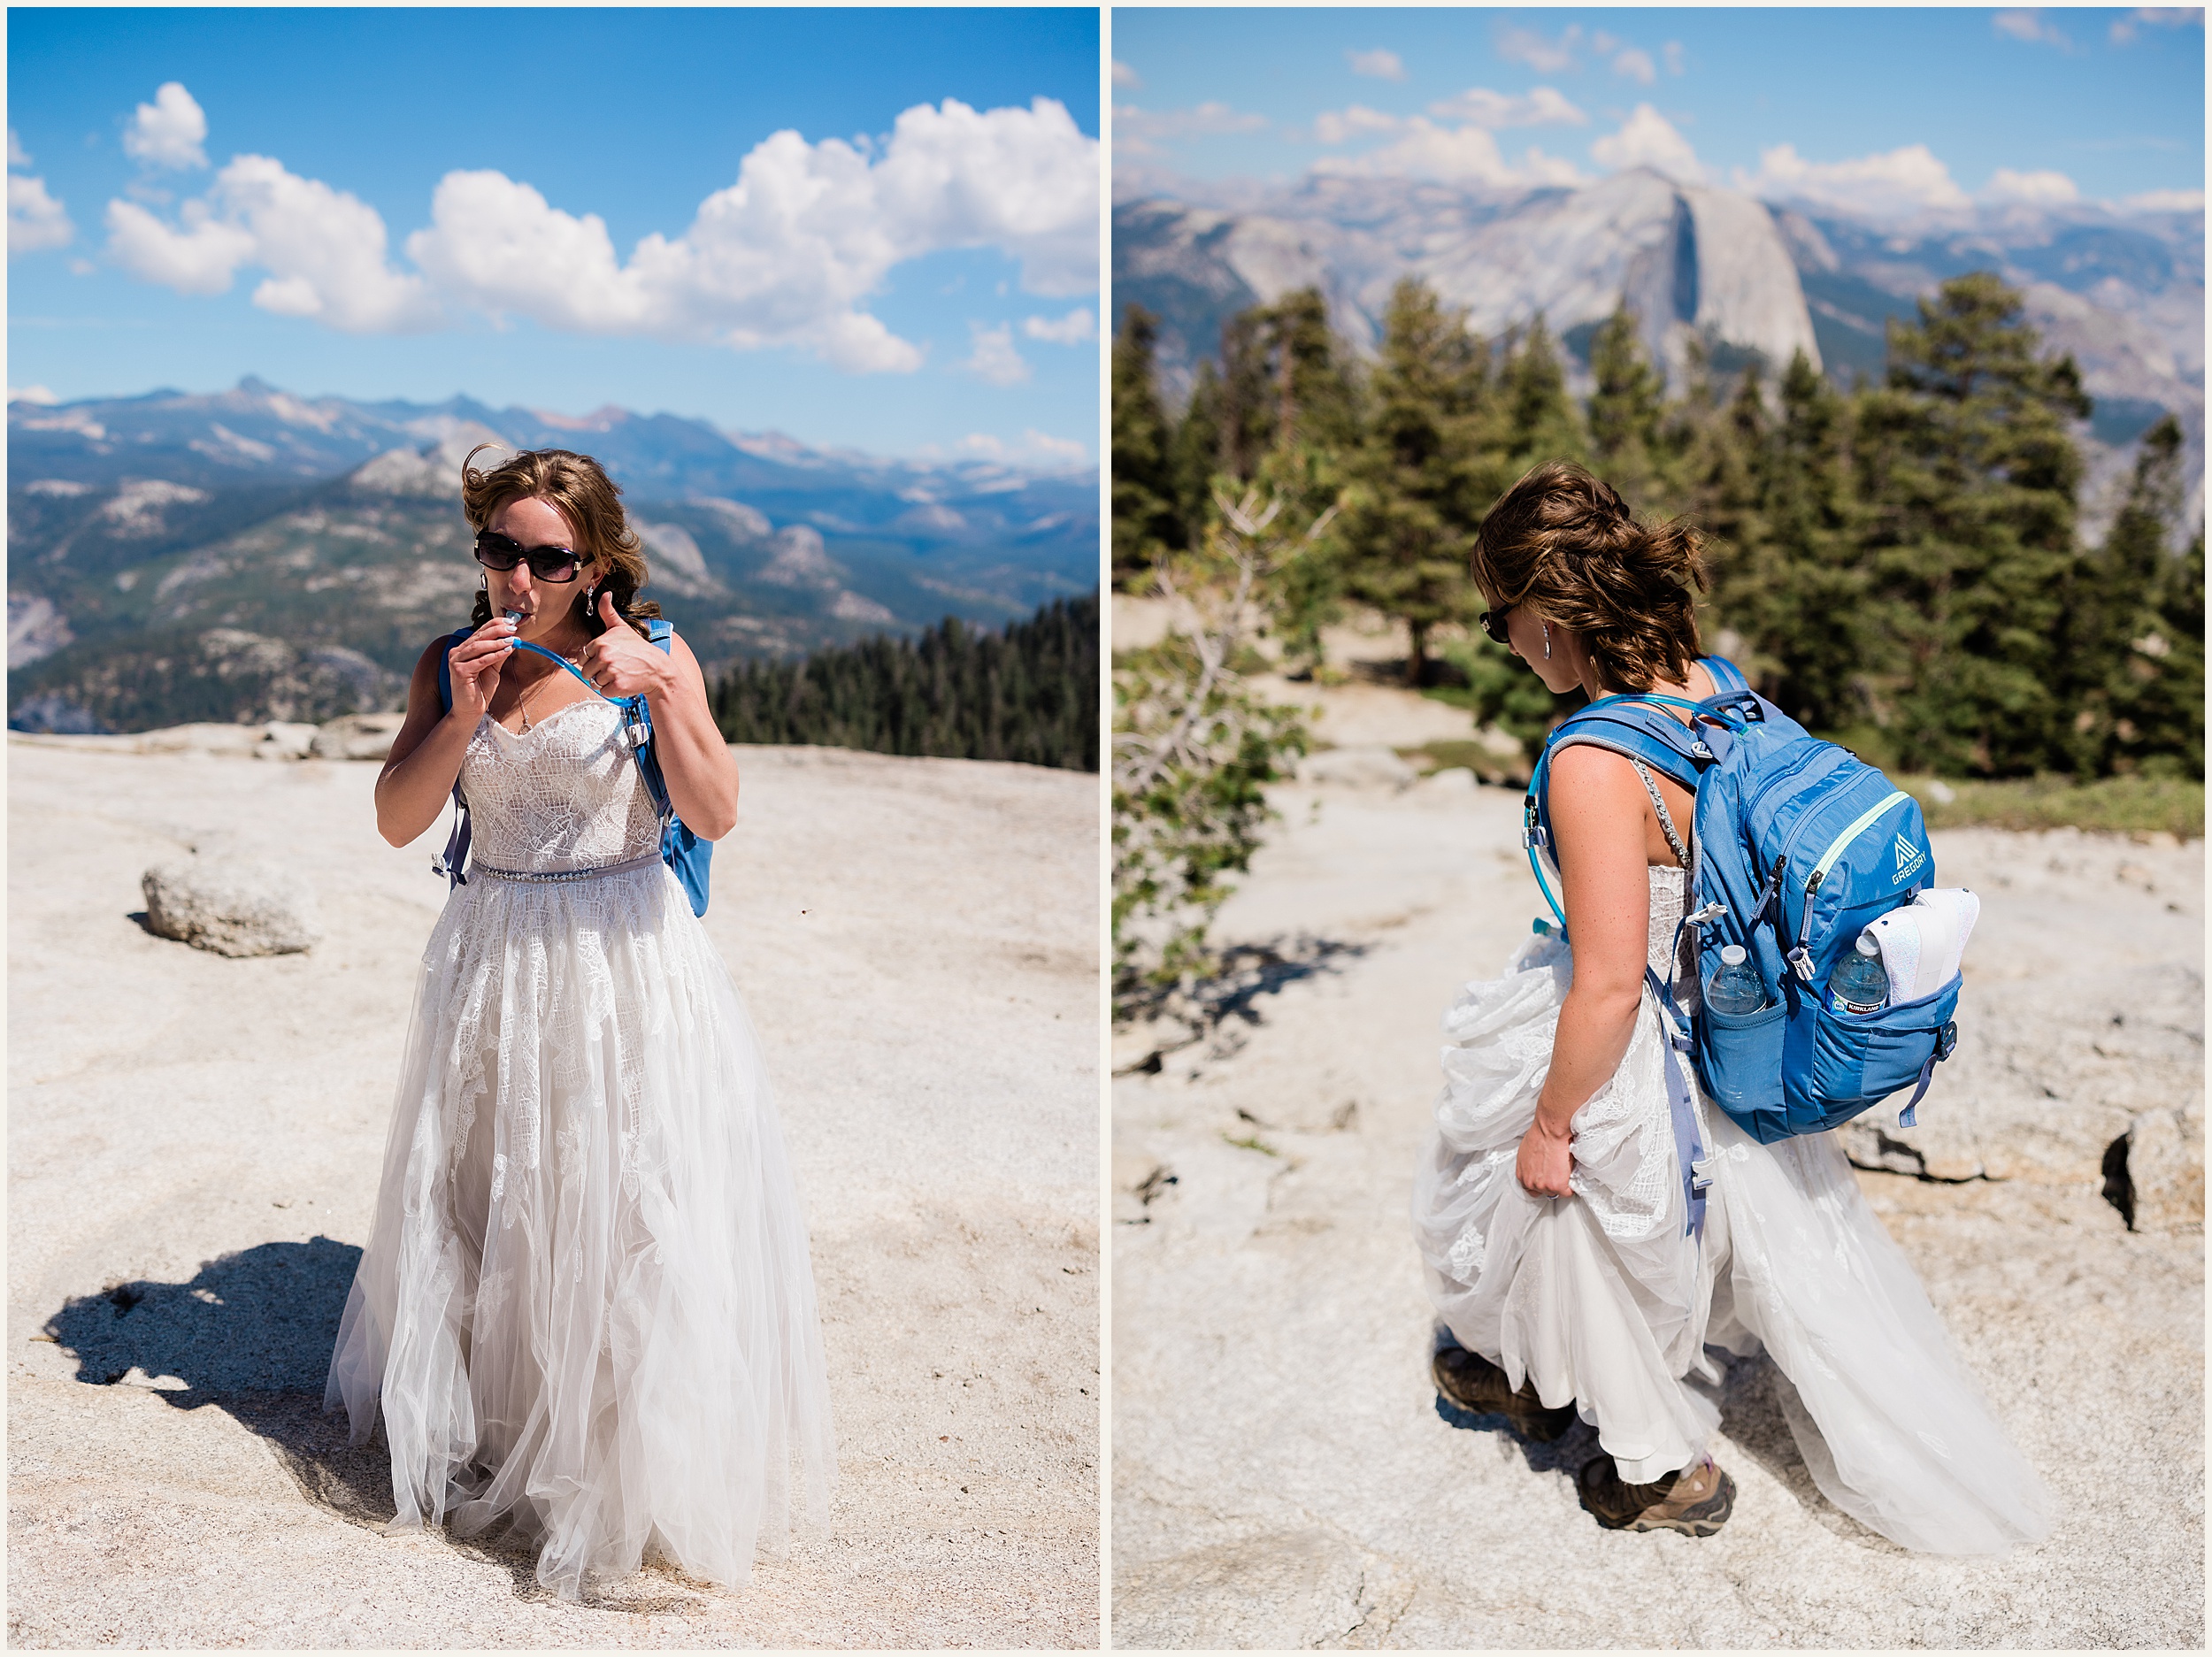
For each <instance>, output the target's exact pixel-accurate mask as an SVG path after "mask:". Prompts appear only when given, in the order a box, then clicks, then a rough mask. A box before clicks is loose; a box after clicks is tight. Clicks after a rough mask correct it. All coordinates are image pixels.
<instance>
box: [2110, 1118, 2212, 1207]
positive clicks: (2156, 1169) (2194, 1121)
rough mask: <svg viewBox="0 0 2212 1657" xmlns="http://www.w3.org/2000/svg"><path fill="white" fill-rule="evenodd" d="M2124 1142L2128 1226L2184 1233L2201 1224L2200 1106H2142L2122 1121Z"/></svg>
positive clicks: (2201, 1158)
mask: <svg viewBox="0 0 2212 1657" xmlns="http://www.w3.org/2000/svg"><path fill="white" fill-rule="evenodd" d="M2126 1143H2127V1183H2128V1185H2129V1187H2130V1188H2131V1191H2132V1193H2133V1196H2134V1209H2135V1211H2134V1214H2133V1216H2131V1220H2132V1224H2133V1226H2134V1229H2135V1230H2137V1231H2193V1230H2195V1229H2197V1228H2199V1227H2200V1226H2202V1225H2203V1224H2204V1112H2203V1110H2202V1109H2201V1108H2198V1107H2184V1108H2182V1109H2165V1110H2146V1111H2144V1112H2143V1113H2142V1114H2141V1115H2140V1116H2137V1117H2136V1118H2135V1120H2134V1121H2133V1122H2131V1123H2130V1124H2128V1131H2127V1141H2126Z"/></svg>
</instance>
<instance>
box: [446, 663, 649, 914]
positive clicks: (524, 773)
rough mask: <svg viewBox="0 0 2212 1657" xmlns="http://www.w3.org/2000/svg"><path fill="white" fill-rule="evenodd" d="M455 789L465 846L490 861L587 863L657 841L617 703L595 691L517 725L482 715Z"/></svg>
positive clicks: (541, 868) (518, 866)
mask: <svg viewBox="0 0 2212 1657" xmlns="http://www.w3.org/2000/svg"><path fill="white" fill-rule="evenodd" d="M461 792H462V793H463V794H465V796H466V797H467V799H468V802H469V814H470V819H471V823H472V830H471V834H472V845H471V855H472V857H474V858H476V859H477V860H479V861H480V862H483V863H488V864H490V865H491V866H492V867H493V868H495V869H512V870H517V871H528V872H531V873H544V872H546V871H551V870H558V869H588V868H594V867H596V866H598V865H600V864H603V863H624V862H626V861H628V860H629V859H631V858H634V857H643V856H646V855H649V854H650V853H652V852H653V851H654V850H655V849H656V848H657V847H658V845H659V843H660V832H659V828H660V825H659V822H658V819H657V817H655V816H654V814H653V802H652V801H651V799H650V798H649V796H648V795H647V794H646V792H645V785H644V784H643V782H642V781H641V780H640V779H639V777H638V770H637V762H636V761H634V759H632V758H631V757H630V750H629V748H627V747H626V745H625V744H624V742H623V740H622V716H621V712H620V710H618V709H617V708H616V706H615V705H614V703H612V702H603V701H600V700H599V699H598V698H596V697H593V698H590V699H588V700H587V701H584V702H570V703H568V704H566V705H565V706H564V707H560V708H557V709H555V710H553V711H552V712H551V713H549V714H548V715H546V717H544V718H542V719H541V720H539V721H538V722H537V723H536V724H535V725H532V726H531V727H530V729H529V730H527V731H526V732H523V733H521V734H519V735H518V734H516V733H514V732H511V731H510V730H508V729H507V728H506V727H505V726H504V725H501V724H500V723H499V722H498V721H497V720H495V719H493V718H491V717H485V718H484V719H483V720H482V721H481V722H480V724H479V725H477V727H476V734H475V735H474V736H472V737H471V738H470V739H469V747H468V754H467V756H465V758H464V759H463V760H462V762H461Z"/></svg>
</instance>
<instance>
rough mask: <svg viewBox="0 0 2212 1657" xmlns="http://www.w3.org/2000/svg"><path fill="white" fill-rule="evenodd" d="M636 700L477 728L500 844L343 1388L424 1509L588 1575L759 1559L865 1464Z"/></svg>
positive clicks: (714, 1568) (423, 992)
mask: <svg viewBox="0 0 2212 1657" xmlns="http://www.w3.org/2000/svg"><path fill="white" fill-rule="evenodd" d="M618 724H619V719H618V714H617V712H616V710H615V708H614V705H613V704H612V703H611V702H601V701H596V700H593V701H587V702H574V703H571V704H568V705H566V706H564V707H562V708H560V709H558V710H557V711H555V712H553V713H551V714H549V715H548V716H547V717H546V718H544V719H543V720H541V722H539V723H538V724H537V725H535V726H534V727H533V728H532V729H531V730H529V731H528V732H526V733H522V734H519V735H518V734H515V733H511V732H509V731H508V730H506V729H505V728H504V727H503V726H502V725H499V724H498V723H497V722H496V721H495V720H492V719H489V718H487V719H485V720H484V721H483V722H482V723H481V724H480V725H479V726H478V728H477V731H476V733H475V735H474V736H473V737H472V739H471V740H470V743H469V748H468V753H467V756H466V758H465V760H464V761H463V763H462V769H461V784H462V787H463V790H464V792H465V794H466V795H467V798H468V800H469V802H470V806H471V808H472V822H473V835H474V861H473V863H472V867H471V869H470V871H469V875H468V880H467V884H466V885H465V886H459V887H457V888H455V890H454V891H453V893H452V895H451V897H450V898H449V901H448V902H447V904H446V906H445V910H444V913H443V914H442V916H441V917H439V920H438V924H437V926H436V929H435V930H434V932H432V933H431V937H430V942H429V946H428V947H427V948H426V949H425V951H424V952H423V959H422V976H421V979H420V983H419V986H418V989H417V993H416V997H415V1009H414V1017H413V1023H412V1025H411V1030H410V1032H409V1035H408V1040H407V1048H406V1057H405V1060H404V1062H403V1066H402V1069H401V1075H400V1085H399V1093H398V1098H397V1101H396V1104H395V1107H394V1111H393V1119H392V1127H391V1136H390V1139H389V1141H388V1146H387V1148H386V1151H385V1157H384V1175H383V1185H382V1187H381V1190H380V1193H379V1196H378V1199H377V1207H376V1221H375V1228H374V1231H373V1236H372V1237H371V1239H370V1241H369V1246H368V1248H367V1250H366V1252H365V1254H363V1255H362V1258H361V1264H360V1270H359V1272H358V1274H357V1277H356V1278H355V1280H354V1285H353V1291H352V1293H351V1295H350V1296H349V1299H348V1300H347V1303H346V1310H345V1316H344V1321H343V1323H342V1325H341V1327H340V1330H339V1333H338V1345H337V1349H336V1352H335V1354H334V1355H333V1357H332V1360H331V1366H330V1379H329V1384H328V1386H327V1389H326V1394H325V1404H326V1408H335V1407H336V1406H337V1405H338V1404H339V1403H341V1402H342V1403H343V1404H344V1405H345V1407H346V1409H347V1410H348V1412H349V1415H350V1417H351V1423H352V1431H353V1437H354V1440H355V1442H357V1443H360V1442H364V1441H365V1440H366V1438H368V1436H369V1433H370V1431H371V1429H372V1428H373V1426H374V1424H375V1422H376V1419H377V1416H378V1414H379V1411H380V1410H381V1413H382V1416H383V1421H384V1429H385V1434H386V1437H387V1438H388V1442H389V1444H390V1447H391V1458H392V1492H393V1498H394V1500H395V1502H396V1506H397V1509H398V1511H397V1515H396V1518H395V1520H394V1522H393V1523H394V1524H395V1525H396V1526H397V1527H400V1528H413V1527H417V1526H419V1525H421V1524H422V1523H425V1522H428V1523H445V1524H447V1525H449V1527H450V1528H452V1529H453V1530H455V1531H457V1533H460V1534H465V1535H467V1534H474V1533H476V1532H478V1531H480V1530H485V1529H486V1528H488V1527H489V1526H491V1525H493V1524H495V1523H502V1522H511V1523H513V1524H515V1525H517V1526H518V1527H519V1529H520V1530H521V1531H522V1532H523V1533H524V1534H526V1535H528V1536H531V1537H533V1538H536V1540H537V1542H538V1544H539V1548H540V1551H539V1559H538V1572H537V1574H538V1576H539V1578H540V1580H541V1581H542V1582H544V1583H545V1584H547V1585H548V1586H549V1587H552V1588H553V1589H555V1590H556V1591H557V1592H560V1593H562V1594H563V1595H565V1596H567V1597H571V1598H573V1597H575V1596H577V1595H578V1594H579V1593H580V1592H581V1591H582V1589H583V1586H584V1577H585V1573H586V1572H597V1573H605V1574H610V1575H614V1574H621V1573H626V1572H628V1571H631V1570H634V1569H637V1567H638V1565H639V1563H640V1562H641V1560H642V1559H643V1558H644V1557H646V1556H647V1555H648V1554H649V1553H650V1554H652V1555H654V1556H657V1557H661V1558H664V1559H665V1560H666V1561H668V1562H669V1563H671V1564H673V1565H675V1566H677V1567H679V1568H680V1569H683V1570H685V1571H687V1572H688V1573H691V1574H693V1575H695V1576H702V1577H704V1578H707V1579H709V1580H711V1581H715V1582H718V1583H724V1584H737V1583H741V1582H743V1581H745V1580H746V1578H747V1576H749V1573H750V1569H751V1564H752V1560H753V1557H754V1553H755V1551H756V1549H757V1548H758V1549H763V1550H765V1551H768V1552H777V1551H780V1548H781V1546H782V1545H783V1543H784V1541H785V1539H786V1538H787V1531H788V1528H789V1525H790V1522H791V1520H792V1518H793V1516H794V1509H796V1510H797V1512H798V1516H800V1517H801V1518H803V1519H809V1520H816V1521H818V1520H820V1519H823V1518H825V1517H826V1510H827V1505H828V1496H829V1490H830V1484H831V1479H832V1476H833V1468H834V1461H833V1450H832V1444H831V1434H830V1423H829V1403H828V1392H827V1383H826V1377H825V1373H824V1365H823V1359H822V1346H821V1336H820V1332H819V1330H818V1325H817V1321H816V1316H815V1303H814V1282H813V1276H812V1272H811V1269H810V1266H809V1263H808V1258H807V1236H806V1225H805V1220H804V1217H803V1214H802V1213H801V1210H800V1206H799V1201H798V1195H797V1193H796V1191H795V1188H794V1186H793V1184H792V1178H791V1171H790V1168H789V1165H788V1163H787V1159H786V1156H785V1153H784V1146H783V1138H782V1132H781V1130H780V1127H779V1125H778V1123H777V1118H776V1112H775V1108H774V1105H773V1103H772V1101H771V1099H770V1097H769V1092H768V1082H767V1077H766V1075H765V1073H764V1070H763V1067H762V1062H761V1058H760V1054H759V1051H758V1047H757V1042H756V1040H755V1038H754V1034H753V1030H752V1025H751V1024H750V1022H749V1020H748V1018H747V1017H746V1014H745V1009H744V1008H743V1006H742V1005H741V1002H740V1001H739V1000H738V996H737V992H736V988H735V986H733V983H732V982H731V979H730V975H729V972H728V970H727V969H726V967H725V966H724V964H723V963H722V960H721V957H720V956H719V955H718V954H717V953H716V951H715V949H714V947H713V945H712V944H711V943H710V941H709V940H708V938H707V934H706V931H705V929H704V927H703V926H702V925H701V924H700V923H699V921H698V920H697V918H696V917H694V916H693V914H692V913H691V909H690V907H689V905H688V903H687V901H685V898H684V895H683V892H682V889H681V887H680V886H679V885H678V884H677V882H676V879H675V877H674V876H673V875H672V874H671V873H670V872H669V871H668V869H667V867H666V866H665V865H664V863H662V862H661V860H660V857H659V855H658V851H657V847H658V838H659V836H658V825H657V822H656V820H655V817H654V814H653V809H652V806H651V803H650V802H649V799H648V797H647V795H646V793H645V790H644V787H643V786H642V784H641V781H640V779H639V777H638V771H637V766H636V764H635V763H634V761H633V760H632V759H631V757H630V755H629V750H628V749H627V748H626V747H625V746H624V744H623V742H622V740H621V737H620V735H619V732H618ZM502 871H505V876H506V877H517V876H519V877H537V878H503V874H502ZM579 871H589V872H586V873H584V874H583V875H582V877H581V878H578V877H579ZM600 871H606V872H600ZM560 876H566V877H568V878H547V877H560Z"/></svg>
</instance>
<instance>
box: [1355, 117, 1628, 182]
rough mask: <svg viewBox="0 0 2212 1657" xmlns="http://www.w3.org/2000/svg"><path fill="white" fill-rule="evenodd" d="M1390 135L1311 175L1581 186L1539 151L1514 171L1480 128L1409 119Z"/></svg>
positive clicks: (1566, 166)
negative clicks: (1372, 147)
mask: <svg viewBox="0 0 2212 1657" xmlns="http://www.w3.org/2000/svg"><path fill="white" fill-rule="evenodd" d="M1394 131H1396V132H1397V133H1398V134H1400V136H1399V138H1398V141H1397V142H1395V143H1392V144H1386V145H1385V146H1384V147H1383V148H1382V149H1380V150H1371V151H1370V152H1369V153H1368V154H1366V155H1363V156H1356V157H1342V156H1325V157H1323V158H1322V159H1321V160H1319V161H1317V162H1316V163H1315V164H1314V166H1313V170H1314V171H1315V172H1316V173H1325V174H1329V175H1333V176H1335V177H1340V178H1386V179H1398V178H1406V179H1434V180H1439V181H1440V182H1444V183H1461V184H1488V185H1495V186H1498V187H1501V188H1528V187H1530V186H1533V185H1540V184H1581V183H1586V182H1587V180H1586V179H1585V178H1584V177H1583V175H1582V173H1581V171H1580V169H1578V167H1577V166H1576V165H1574V163H1573V162H1571V161H1568V160H1564V159H1562V158H1561V157H1555V156H1548V155H1546V154H1545V153H1544V152H1543V151H1542V150H1536V149H1530V150H1525V151H1523V153H1522V156H1521V159H1520V161H1519V163H1518V164H1517V165H1516V164H1514V163H1510V162H1509V161H1507V160H1506V158H1505V155H1504V152H1503V151H1502V150H1500V149H1499V148H1498V141H1497V139H1496V138H1494V137H1493V136H1492V135H1491V134H1490V133H1489V131H1488V130H1487V129H1486V128H1484V127H1440V126H1438V125H1437V124H1436V123H1435V122H1433V121H1432V120H1430V119H1428V118H1427V117H1425V116H1422V115H1411V116H1408V117H1406V118H1405V119H1403V120H1402V121H1399V122H1398V123H1397V124H1396V126H1395V127H1394Z"/></svg>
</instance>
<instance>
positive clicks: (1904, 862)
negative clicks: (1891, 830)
mask: <svg viewBox="0 0 2212 1657" xmlns="http://www.w3.org/2000/svg"><path fill="white" fill-rule="evenodd" d="M1927 861H1928V860H1927V859H1926V858H1925V857H1924V856H1923V855H1921V851H1920V848H1918V847H1917V846H1916V845H1914V844H1913V843H1912V842H1911V841H1910V840H1907V839H1906V838H1905V837H1904V836H1903V835H1902V834H1900V835H1899V836H1898V837H1897V878H1899V879H1900V880H1902V879H1903V878H1905V877H1906V876H1907V875H1909V874H1910V873H1911V872H1912V871H1914V870H1916V869H1917V868H1919V867H1920V865H1921V864H1922V863H1925V862H1927Z"/></svg>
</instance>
